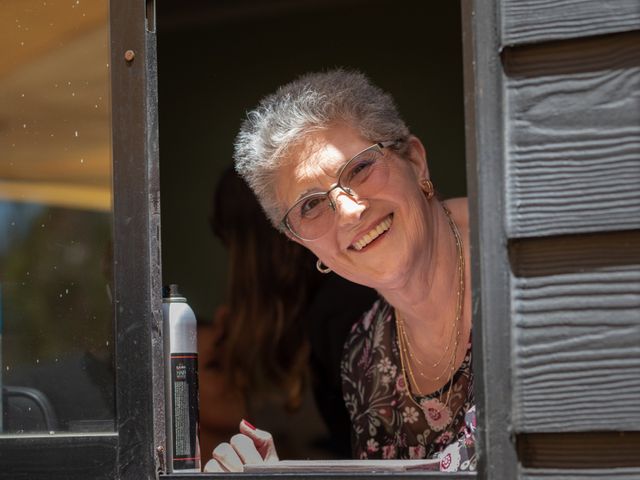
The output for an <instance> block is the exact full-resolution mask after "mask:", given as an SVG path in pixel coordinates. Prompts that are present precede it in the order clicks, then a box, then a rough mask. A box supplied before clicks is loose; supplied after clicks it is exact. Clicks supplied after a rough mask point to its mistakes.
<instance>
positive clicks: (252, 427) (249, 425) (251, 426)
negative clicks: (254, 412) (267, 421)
mask: <svg viewBox="0 0 640 480" xmlns="http://www.w3.org/2000/svg"><path fill="white" fill-rule="evenodd" d="M242 423H244V424H245V425H246V426H247V427H249V428H250V429H251V430H255V429H256V427H254V426H253V425H251V424H250V423H249V422H247V421H246V420H245V419H244V418H243V419H242Z"/></svg>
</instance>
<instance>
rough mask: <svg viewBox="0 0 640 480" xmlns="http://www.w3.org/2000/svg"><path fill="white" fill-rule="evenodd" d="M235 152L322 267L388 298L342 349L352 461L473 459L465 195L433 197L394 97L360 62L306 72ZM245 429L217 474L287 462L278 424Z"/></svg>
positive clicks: (278, 216) (455, 464)
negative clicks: (278, 445)
mask: <svg viewBox="0 0 640 480" xmlns="http://www.w3.org/2000/svg"><path fill="white" fill-rule="evenodd" d="M235 160H236V169H237V170H238V172H239V173H240V174H241V175H242V176H243V177H244V178H245V179H246V180H247V181H248V183H249V185H250V186H251V187H252V189H253V190H254V191H255V193H256V194H257V196H258V198H259V200H260V202H261V204H262V206H263V208H264V210H265V212H266V214H267V216H268V217H269V218H270V219H271V221H272V222H273V224H274V225H276V226H277V227H278V228H279V229H280V230H281V231H282V232H284V234H286V235H287V236H289V238H290V239H291V240H293V241H295V242H298V243H300V244H301V245H303V246H304V247H306V248H308V249H309V250H311V251H312V252H313V253H314V254H315V255H316V256H317V257H318V262H317V267H318V269H319V270H321V271H323V272H326V271H329V270H333V271H334V272H336V273H337V274H339V275H341V276H343V277H344V278H346V279H348V280H351V281H353V282H356V283H360V284H363V285H366V286H369V287H372V288H374V289H375V290H376V291H377V292H378V293H379V294H380V299H379V300H378V301H377V302H376V303H375V304H374V305H373V306H372V308H371V310H370V311H369V312H368V313H366V314H365V315H364V317H363V318H362V319H361V320H360V321H359V322H358V323H356V324H355V325H354V327H353V329H352V331H351V334H350V337H349V339H348V340H347V342H346V344H345V348H344V354H343V359H342V384H343V394H344V400H345V402H346V405H347V408H348V410H349V413H350V416H351V421H352V446H353V455H354V457H355V458H361V459H367V458H440V460H441V462H440V465H441V469H443V470H449V471H451V470H473V469H475V464H476V459H475V453H474V451H475V450H474V430H475V407H474V398H473V373H472V371H471V341H470V337H471V308H470V303H471V302H470V288H469V284H470V273H469V268H468V265H469V261H468V259H469V250H468V242H467V238H468V214H467V203H466V200H465V199H452V200H448V201H446V202H442V201H440V200H439V199H438V198H437V197H436V196H435V195H434V187H433V184H432V182H431V180H430V179H429V178H430V177H429V169H428V166H427V161H426V153H425V148H424V146H423V145H422V143H421V142H420V140H419V139H418V138H416V137H415V136H413V135H412V134H411V133H410V132H409V129H408V128H407V126H406V125H405V123H404V122H403V120H402V119H401V118H400V116H399V114H398V112H397V110H396V107H395V105H394V102H393V100H392V98H391V97H390V96H389V95H388V94H386V93H385V92H383V91H382V90H380V89H379V88H378V87H376V86H374V85H372V84H371V83H370V82H369V81H368V79H367V78H366V77H365V76H364V75H362V74H360V73H358V72H350V71H344V70H334V71H329V72H326V73H315V74H308V75H305V76H302V77H300V78H299V79H297V80H295V81H293V82H292V83H290V84H287V85H285V86H283V87H281V88H280V89H279V90H278V91H277V92H276V93H275V94H273V95H270V96H267V97H266V98H264V99H263V100H262V101H261V103H260V104H259V106H258V107H257V108H256V109H255V110H253V111H252V112H250V113H249V115H248V118H247V120H246V121H245V122H244V124H243V125H242V128H241V130H240V133H239V135H238V138H237V143H236V153H235ZM283 261H286V259H283ZM240 432H241V433H240V434H238V435H236V436H234V437H233V438H232V439H231V441H230V443H229V444H226V443H225V444H221V445H219V446H218V447H217V448H216V449H215V450H214V452H213V457H214V459H215V460H214V461H213V465H210V466H209V469H210V470H216V469H219V470H224V471H229V470H231V471H238V470H241V469H242V465H243V463H255V462H262V461H273V460H274V459H277V455H276V454H275V447H274V446H273V442H272V440H271V437H270V436H269V434H268V433H267V432H264V431H262V430H258V429H255V428H254V427H253V426H251V425H250V424H249V423H248V422H244V421H243V422H242V423H241V425H240Z"/></svg>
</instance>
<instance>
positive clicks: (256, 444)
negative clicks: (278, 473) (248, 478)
mask: <svg viewBox="0 0 640 480" xmlns="http://www.w3.org/2000/svg"><path fill="white" fill-rule="evenodd" d="M212 456H213V458H212V459H211V460H209V461H208V462H207V464H206V465H205V467H204V471H205V472H242V471H243V470H244V465H245V464H247V463H251V464H255V463H274V462H277V461H278V454H277V453H276V447H275V445H274V443H273V437H272V436H271V434H270V433H269V432H265V431H264V430H258V429H257V428H256V427H254V426H253V425H251V424H250V423H249V422H247V421H246V420H242V421H241V422H240V433H238V434H236V435H234V436H233V437H231V440H229V443H226V442H225V443H221V444H220V445H218V446H217V447H216V448H215V449H214V450H213V453H212Z"/></svg>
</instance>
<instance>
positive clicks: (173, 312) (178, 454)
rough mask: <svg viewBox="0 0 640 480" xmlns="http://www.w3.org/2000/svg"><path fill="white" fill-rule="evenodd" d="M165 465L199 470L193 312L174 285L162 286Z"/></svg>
mask: <svg viewBox="0 0 640 480" xmlns="http://www.w3.org/2000/svg"><path fill="white" fill-rule="evenodd" d="M163 297H164V298H163V299H162V316H163V320H164V332H165V335H164V351H165V387H166V388H165V392H166V402H165V405H166V410H165V411H166V414H165V415H166V424H167V467H168V471H169V473H171V472H200V471H201V466H200V442H199V438H198V437H199V432H198V429H199V418H198V415H199V410H198V346H197V337H196V316H195V315H194V313H193V310H191V308H190V307H189V305H187V299H186V298H185V297H183V296H182V295H180V293H179V292H178V286H177V285H169V286H168V287H165V288H164V292H163Z"/></svg>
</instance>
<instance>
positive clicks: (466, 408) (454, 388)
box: [341, 299, 476, 471]
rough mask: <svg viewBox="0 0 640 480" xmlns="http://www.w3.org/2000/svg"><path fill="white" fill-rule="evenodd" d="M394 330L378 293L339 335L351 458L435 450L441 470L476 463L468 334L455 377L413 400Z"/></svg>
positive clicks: (418, 455) (422, 455)
mask: <svg viewBox="0 0 640 480" xmlns="http://www.w3.org/2000/svg"><path fill="white" fill-rule="evenodd" d="M396 334H397V332H396V327H395V317H394V310H393V307H391V305H389V304H388V303H387V302H386V301H385V300H384V299H379V300H378V301H377V302H376V303H375V304H374V305H373V307H372V308H371V310H369V311H368V312H367V313H366V314H365V315H364V316H363V317H362V319H361V320H360V321H359V322H357V323H356V324H355V325H354V326H353V328H352V330H351V334H350V336H349V337H348V339H347V342H346V343H345V349H344V353H343V357H342V363H341V376H342V391H343V395H344V401H345V404H346V406H347V410H348V411H349V415H350V417H351V424H352V430H351V440H352V442H351V445H352V450H353V456H354V458H361V459H368V458H369V459H374V458H411V459H420V458H432V459H436V458H438V459H440V470H441V471H462V470H475V469H476V455H475V447H474V434H475V430H476V418H475V404H474V397H473V373H472V371H471V342H469V346H468V349H467V354H466V356H465V358H464V361H463V362H462V365H461V366H460V368H459V369H458V371H457V372H456V373H455V375H454V377H453V382H447V384H446V385H445V386H443V387H442V388H441V389H440V390H438V391H436V392H434V393H432V394H429V395H424V396H419V397H414V400H415V401H413V400H412V399H411V397H410V395H412V393H411V392H409V390H408V389H407V381H406V379H405V378H404V377H403V374H402V367H401V364H400V352H399V350H398V343H397V339H396ZM449 389H451V392H449Z"/></svg>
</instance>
